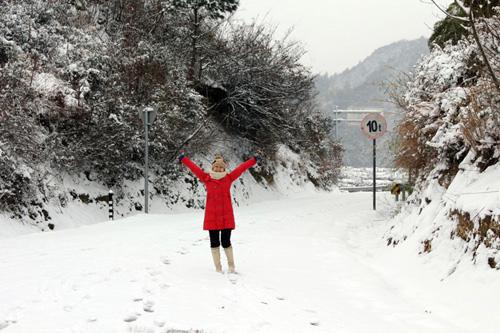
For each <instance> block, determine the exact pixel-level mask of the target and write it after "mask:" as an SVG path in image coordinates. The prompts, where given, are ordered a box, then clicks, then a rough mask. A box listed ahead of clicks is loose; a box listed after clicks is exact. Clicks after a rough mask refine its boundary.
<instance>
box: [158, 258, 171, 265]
mask: <svg viewBox="0 0 500 333" xmlns="http://www.w3.org/2000/svg"><path fill="white" fill-rule="evenodd" d="M160 259H161V262H162V263H163V264H164V265H170V260H169V259H168V258H167V257H161V258H160Z"/></svg>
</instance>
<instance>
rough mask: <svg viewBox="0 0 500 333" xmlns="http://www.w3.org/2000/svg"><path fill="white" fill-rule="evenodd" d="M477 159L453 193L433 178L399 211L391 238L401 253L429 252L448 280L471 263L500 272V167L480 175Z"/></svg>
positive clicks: (464, 166) (463, 169)
mask: <svg viewBox="0 0 500 333" xmlns="http://www.w3.org/2000/svg"><path fill="white" fill-rule="evenodd" d="M472 156H473V154H472V153H469V155H468V156H467V157H466V158H465V159H464V161H463V162H462V163H461V164H460V169H459V171H458V173H457V175H456V176H455V177H454V178H453V181H452V182H451V184H450V185H449V187H448V188H447V189H446V188H444V187H442V186H441V185H439V182H438V179H437V177H434V178H433V177H430V179H431V180H430V181H429V182H428V183H427V184H426V186H425V188H424V190H420V191H419V192H416V193H414V195H413V196H412V197H410V198H409V203H408V204H406V205H404V206H402V207H399V209H400V210H401V213H400V214H399V215H397V216H396V217H395V218H394V219H393V221H390V223H391V224H393V225H392V227H391V230H390V231H388V232H387V234H386V235H385V238H386V239H387V240H388V242H389V243H390V244H392V245H394V246H395V247H396V249H397V248H401V247H403V248H406V249H409V250H411V251H414V252H415V253H424V254H425V257H426V258H427V260H428V261H429V262H430V263H431V264H432V265H434V266H436V270H437V271H438V272H440V276H442V277H443V278H447V277H448V276H449V275H451V274H454V273H455V272H456V271H457V270H459V269H460V266H461V263H464V262H466V263H467V264H465V267H469V262H471V261H472V262H473V263H474V264H477V266H478V269H482V268H483V267H484V268H486V269H490V267H491V268H493V269H494V270H496V271H497V273H496V274H498V273H499V272H498V271H499V270H500V164H499V163H497V164H495V165H492V166H490V167H488V168H487V169H486V170H484V171H483V172H480V171H479V169H478V168H477V167H475V166H474V164H473V163H472V162H471V157H472ZM417 198H421V199H420V200H417ZM488 266H489V267H488Z"/></svg>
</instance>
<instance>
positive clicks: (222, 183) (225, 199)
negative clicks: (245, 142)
mask: <svg viewBox="0 0 500 333" xmlns="http://www.w3.org/2000/svg"><path fill="white" fill-rule="evenodd" d="M181 162H182V163H183V164H184V165H186V166H187V167H188V168H189V169H190V170H191V171H192V172H193V173H194V174H195V175H196V177H198V179H199V180H200V181H201V182H203V184H205V188H206V189H207V201H206V205H205V220H204V222H203V230H222V229H234V228H235V224H234V214H233V205H232V200H231V184H232V183H233V182H234V181H235V180H236V179H238V177H239V176H241V174H242V173H243V172H245V171H246V170H247V169H249V168H250V167H252V166H254V165H255V163H256V161H255V158H251V159H249V160H248V161H246V162H243V163H241V164H240V165H239V166H238V167H237V168H236V169H234V170H233V171H231V172H230V173H229V174H228V175H227V176H225V177H223V178H221V179H219V180H217V179H213V178H212V177H210V175H209V174H208V173H206V172H205V171H203V170H202V169H201V168H200V167H199V166H197V165H196V164H195V163H194V162H193V161H191V160H190V159H189V158H187V157H184V158H183V159H182V160H181Z"/></svg>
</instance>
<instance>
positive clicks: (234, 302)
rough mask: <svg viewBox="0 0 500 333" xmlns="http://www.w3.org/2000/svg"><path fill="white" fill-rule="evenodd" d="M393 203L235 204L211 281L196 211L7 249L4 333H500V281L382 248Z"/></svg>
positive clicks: (355, 199) (0, 308) (1, 255)
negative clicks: (374, 206)
mask: <svg viewBox="0 0 500 333" xmlns="http://www.w3.org/2000/svg"><path fill="white" fill-rule="evenodd" d="M391 200H392V199H390V198H389V197H388V194H386V193H382V194H379V207H380V211H379V212H377V213H375V212H373V211H372V210H371V194H370V193H339V192H336V193H327V194H326V193H317V194H307V195H306V196H303V197H294V198H282V199H280V200H276V201H266V202H261V203H256V204H252V205H250V206H246V207H235V214H236V223H237V229H236V230H235V231H234V233H233V238H232V241H233V246H234V252H235V261H236V267H237V271H238V274H227V273H225V274H220V273H216V272H215V271H214V268H213V264H212V259H211V255H210V249H209V241H208V237H207V236H208V235H207V233H206V232H204V231H203V230H201V223H202V216H203V215H202V214H203V212H202V211H196V212H194V213H183V214H174V215H149V216H146V215H136V216H133V217H129V218H126V219H121V220H116V221H114V222H104V223H99V224H95V225H89V226H83V227H79V228H75V229H66V230H61V231H54V232H45V233H34V234H29V235H22V236H16V237H13V238H7V239H2V240H1V242H0V331H1V332H2V333H4V332H6V333H13V332H22V333H35V332H50V333H56V332H61V333H62V332H64V333H68V332H99V333H111V332H204V333H206V332H214V333H218V332H370V333H376V332H384V333H390V332H402V333H411V332H415V333H422V332H425V333H431V332H436V333H437V332H439V333H444V332H453V333H460V332H481V333H486V332H498V325H497V320H498V314H499V313H500V312H499V311H500V297H499V295H500V282H499V281H500V279H499V276H498V271H495V270H493V269H490V268H489V267H488V268H487V267H486V266H487V265H483V266H484V267H483V266H479V265H476V266H473V265H472V264H470V265H465V264H464V265H462V266H459V268H458V269H457V270H456V271H455V272H454V274H452V275H449V276H448V275H444V276H442V272H443V270H444V267H448V266H449V264H450V263H449V258H448V257H447V256H446V253H445V254H444V255H442V256H441V257H439V256H434V257H433V258H432V261H430V260H429V257H428V255H426V254H421V255H419V254H418V253H417V252H416V251H415V249H414V248H413V247H412V246H411V245H410V243H408V245H406V244H405V243H403V244H401V245H399V246H397V247H395V248H393V247H387V246H386V244H385V243H386V241H385V240H384V238H383V234H384V233H385V232H386V231H387V228H388V226H389V225H388V224H387V223H388V222H387V220H388V216H387V213H388V210H387V207H385V208H384V207H383V206H384V204H385V206H387V205H388V204H389V203H390V202H391ZM223 259H225V257H224V256H223ZM224 264H225V262H224ZM224 268H225V266H224Z"/></svg>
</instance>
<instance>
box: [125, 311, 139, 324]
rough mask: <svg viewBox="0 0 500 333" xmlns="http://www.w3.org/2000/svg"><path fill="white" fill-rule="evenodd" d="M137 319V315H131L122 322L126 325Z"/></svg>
mask: <svg viewBox="0 0 500 333" xmlns="http://www.w3.org/2000/svg"><path fill="white" fill-rule="evenodd" d="M137 318H138V316H137V313H131V314H129V315H127V316H125V318H123V321H125V322H127V323H131V322H133V321H136V320H137Z"/></svg>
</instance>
